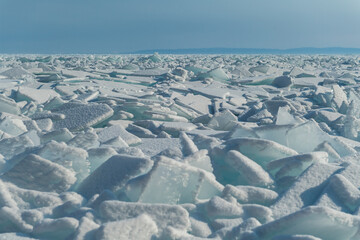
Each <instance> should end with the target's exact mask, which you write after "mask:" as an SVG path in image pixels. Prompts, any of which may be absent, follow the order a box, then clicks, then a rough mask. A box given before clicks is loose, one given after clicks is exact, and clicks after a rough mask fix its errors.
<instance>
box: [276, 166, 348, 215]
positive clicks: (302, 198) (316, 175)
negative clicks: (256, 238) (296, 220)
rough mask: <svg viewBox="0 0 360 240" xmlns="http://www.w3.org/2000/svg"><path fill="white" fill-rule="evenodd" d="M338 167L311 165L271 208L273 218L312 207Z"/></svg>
mask: <svg viewBox="0 0 360 240" xmlns="http://www.w3.org/2000/svg"><path fill="white" fill-rule="evenodd" d="M339 169H341V168H340V167H337V166H333V165H328V164H321V163H317V164H313V165H312V166H311V167H309V168H308V169H307V170H306V171H305V172H304V173H303V174H302V175H300V177H299V178H298V179H297V180H296V181H295V182H294V184H293V185H292V186H291V187H290V188H289V189H288V190H287V191H286V192H285V193H283V194H282V195H281V196H280V198H279V199H278V200H277V201H276V202H275V203H274V204H273V205H272V206H271V209H272V211H273V214H274V218H280V217H283V216H285V215H287V214H290V213H293V212H295V211H298V210H299V209H301V208H303V207H306V206H309V205H312V204H314V203H315V202H316V200H317V199H318V198H319V197H320V195H321V193H322V191H323V190H324V188H325V186H326V182H327V180H328V178H329V177H330V176H331V175H333V174H334V173H336V172H337V171H338V170H339Z"/></svg>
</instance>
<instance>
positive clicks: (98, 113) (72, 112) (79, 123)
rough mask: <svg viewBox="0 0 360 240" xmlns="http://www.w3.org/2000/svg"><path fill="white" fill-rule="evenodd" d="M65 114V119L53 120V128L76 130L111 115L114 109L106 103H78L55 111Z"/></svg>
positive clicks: (92, 124) (94, 123)
mask: <svg viewBox="0 0 360 240" xmlns="http://www.w3.org/2000/svg"><path fill="white" fill-rule="evenodd" d="M56 112H57V113H61V114H64V115H65V119H63V120H58V121H55V122H54V129H60V128H67V129H69V130H71V131H78V130H81V129H84V128H87V127H91V126H94V125H96V124H98V123H100V122H102V121H104V120H106V119H107V118H109V117H111V116H112V115H113V113H114V111H113V110H112V109H111V108H110V107H109V106H108V105H106V104H96V103H89V104H79V105H78V106H76V107H72V108H62V109H60V110H57V111H56Z"/></svg>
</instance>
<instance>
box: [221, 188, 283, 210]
mask: <svg viewBox="0 0 360 240" xmlns="http://www.w3.org/2000/svg"><path fill="white" fill-rule="evenodd" d="M222 196H223V198H225V199H227V198H229V197H234V198H235V199H236V200H237V201H238V202H239V203H253V204H260V205H265V206H268V205H270V204H272V203H274V202H275V200H276V199H277V198H278V196H279V194H278V193H277V192H275V191H273V190H270V189H267V188H260V187H254V186H232V185H226V186H225V188H224V190H223V192H222Z"/></svg>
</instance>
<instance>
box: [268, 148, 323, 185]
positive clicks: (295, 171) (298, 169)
mask: <svg viewBox="0 0 360 240" xmlns="http://www.w3.org/2000/svg"><path fill="white" fill-rule="evenodd" d="M327 162H328V154H327V153H326V152H312V153H307V154H300V155H295V156H291V157H287V158H281V159H278V160H273V161H271V162H269V163H268V164H267V167H266V169H267V170H268V171H269V172H270V173H271V174H272V176H275V178H276V179H280V178H282V177H297V176H299V175H300V174H301V173H302V172H303V171H304V170H305V169H306V168H308V167H309V166H310V165H311V164H312V163H327Z"/></svg>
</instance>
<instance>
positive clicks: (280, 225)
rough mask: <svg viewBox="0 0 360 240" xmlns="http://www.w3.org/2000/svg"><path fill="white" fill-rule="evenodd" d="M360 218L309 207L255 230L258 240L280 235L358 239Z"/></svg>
mask: <svg viewBox="0 0 360 240" xmlns="http://www.w3.org/2000/svg"><path fill="white" fill-rule="evenodd" d="M359 223H360V217H356V216H352V215H350V214H346V213H342V212H339V211H335V210H332V209H329V208H326V207H307V208H305V209H302V210H300V211H298V212H295V213H293V214H290V215H288V216H285V217H283V218H280V219H278V220H275V221H273V222H270V223H268V224H265V225H262V226H259V227H257V228H255V229H254V232H255V233H256V235H257V237H258V238H256V239H262V240H270V239H273V237H275V236H278V235H293V234H309V235H312V236H315V237H319V238H321V239H326V240H339V239H343V240H350V239H358V237H359V236H358V228H359Z"/></svg>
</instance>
